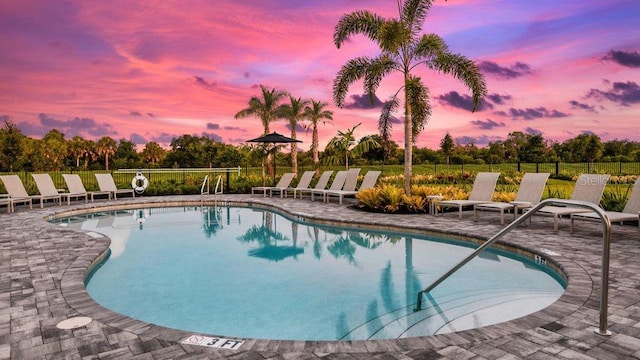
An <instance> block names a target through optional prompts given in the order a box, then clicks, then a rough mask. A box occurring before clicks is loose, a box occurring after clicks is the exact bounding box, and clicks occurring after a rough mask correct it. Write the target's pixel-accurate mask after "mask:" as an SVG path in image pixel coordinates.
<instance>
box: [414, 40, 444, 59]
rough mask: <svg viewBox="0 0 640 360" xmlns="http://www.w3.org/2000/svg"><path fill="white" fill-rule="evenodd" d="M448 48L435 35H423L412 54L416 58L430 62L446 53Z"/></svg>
mask: <svg viewBox="0 0 640 360" xmlns="http://www.w3.org/2000/svg"><path fill="white" fill-rule="evenodd" d="M448 52H449V46H447V44H446V43H445V42H444V40H443V39H442V38H441V37H440V36H438V35H436V34H424V35H422V37H421V38H420V40H419V41H418V42H417V43H416V45H415V49H414V53H415V55H416V57H419V58H423V59H426V60H427V61H430V60H432V59H435V58H436V57H438V56H439V55H441V54H444V53H448Z"/></svg>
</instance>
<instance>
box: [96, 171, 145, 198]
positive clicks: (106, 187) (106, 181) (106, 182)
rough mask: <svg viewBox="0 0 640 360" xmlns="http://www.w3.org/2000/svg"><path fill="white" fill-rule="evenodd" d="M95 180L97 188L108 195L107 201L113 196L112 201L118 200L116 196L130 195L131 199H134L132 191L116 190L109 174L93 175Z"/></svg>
mask: <svg viewBox="0 0 640 360" xmlns="http://www.w3.org/2000/svg"><path fill="white" fill-rule="evenodd" d="M95 175H96V180H98V187H99V188H100V191H102V192H108V193H109V200H111V197H112V196H113V199H114V200H118V194H131V196H132V197H136V193H135V191H133V189H118V187H117V186H116V182H115V181H113V176H111V174H95Z"/></svg>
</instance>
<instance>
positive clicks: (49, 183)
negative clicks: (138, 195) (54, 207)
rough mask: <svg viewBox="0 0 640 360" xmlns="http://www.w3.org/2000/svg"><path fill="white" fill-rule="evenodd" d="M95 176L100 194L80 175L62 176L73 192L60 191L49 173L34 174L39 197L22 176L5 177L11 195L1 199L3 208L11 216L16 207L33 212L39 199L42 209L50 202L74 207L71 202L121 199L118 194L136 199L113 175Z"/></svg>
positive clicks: (3, 179)
mask: <svg viewBox="0 0 640 360" xmlns="http://www.w3.org/2000/svg"><path fill="white" fill-rule="evenodd" d="M95 175H96V180H97V181H98V187H99V188H100V190H99V191H87V190H86V188H85V187H84V184H83V183H82V179H80V176H78V174H63V175H62V177H63V178H64V181H65V183H66V184H67V188H68V190H69V191H68V192H64V191H63V192H61V191H59V189H57V188H56V186H55V184H54V183H53V180H52V179H51V176H49V174H32V175H31V176H33V179H34V180H35V182H36V187H37V188H38V194H36V195H29V194H28V193H27V190H26V189H25V187H24V184H23V183H22V180H21V179H20V177H19V176H18V175H3V176H0V180H2V182H3V183H4V187H5V188H6V189H7V194H3V195H2V197H0V205H6V206H7V212H9V213H11V212H13V210H14V207H15V205H16V204H27V205H29V208H30V209H32V208H33V201H34V200H35V201H38V200H39V201H40V208H43V207H44V203H45V201H47V200H52V201H54V202H57V203H58V205H62V201H63V200H64V199H66V201H67V204H68V205H70V204H71V199H78V200H79V199H82V198H84V200H85V202H88V200H89V199H91V202H93V200H94V196H96V195H106V196H107V197H108V198H109V200H111V199H112V198H113V199H117V197H118V194H131V196H133V197H135V192H134V191H133V189H118V188H117V187H116V184H115V181H114V180H113V177H112V176H111V174H95Z"/></svg>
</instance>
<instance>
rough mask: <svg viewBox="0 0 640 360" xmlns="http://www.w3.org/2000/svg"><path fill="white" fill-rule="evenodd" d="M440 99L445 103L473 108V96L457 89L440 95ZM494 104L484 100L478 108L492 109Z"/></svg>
mask: <svg viewBox="0 0 640 360" xmlns="http://www.w3.org/2000/svg"><path fill="white" fill-rule="evenodd" d="M438 100H439V101H440V103H441V104H443V105H451V106H453V107H456V108H459V109H464V110H469V111H471V109H473V98H472V97H471V96H469V95H466V94H463V95H460V94H459V93H458V92H457V91H450V92H448V93H446V94H444V95H440V96H438ZM491 109H493V105H491V103H489V102H487V101H482V102H481V103H480V106H479V107H478V110H480V111H482V110H491Z"/></svg>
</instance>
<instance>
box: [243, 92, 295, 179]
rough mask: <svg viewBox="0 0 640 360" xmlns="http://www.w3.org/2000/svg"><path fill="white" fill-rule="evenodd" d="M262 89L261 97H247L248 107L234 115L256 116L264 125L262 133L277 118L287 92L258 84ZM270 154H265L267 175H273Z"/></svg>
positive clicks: (265, 132) (266, 132) (267, 129)
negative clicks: (281, 102)
mask: <svg viewBox="0 0 640 360" xmlns="http://www.w3.org/2000/svg"><path fill="white" fill-rule="evenodd" d="M260 90H261V91H262V98H260V97H257V96H252V97H251V99H249V107H247V108H246V109H243V110H240V111H238V113H236V115H235V116H234V117H235V118H236V119H244V118H248V117H252V116H253V117H257V118H259V119H260V121H262V126H263V127H264V135H266V134H268V133H270V131H269V125H270V124H271V122H272V121H275V120H277V119H278V118H279V117H280V115H279V110H278V108H279V106H280V104H279V103H280V101H281V100H282V99H284V98H285V97H286V96H287V92H286V91H283V90H277V89H275V88H274V89H268V88H267V87H265V86H264V85H260ZM270 158H271V154H267V159H266V162H267V173H268V175H269V176H271V175H273V166H272V165H271V161H270Z"/></svg>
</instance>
